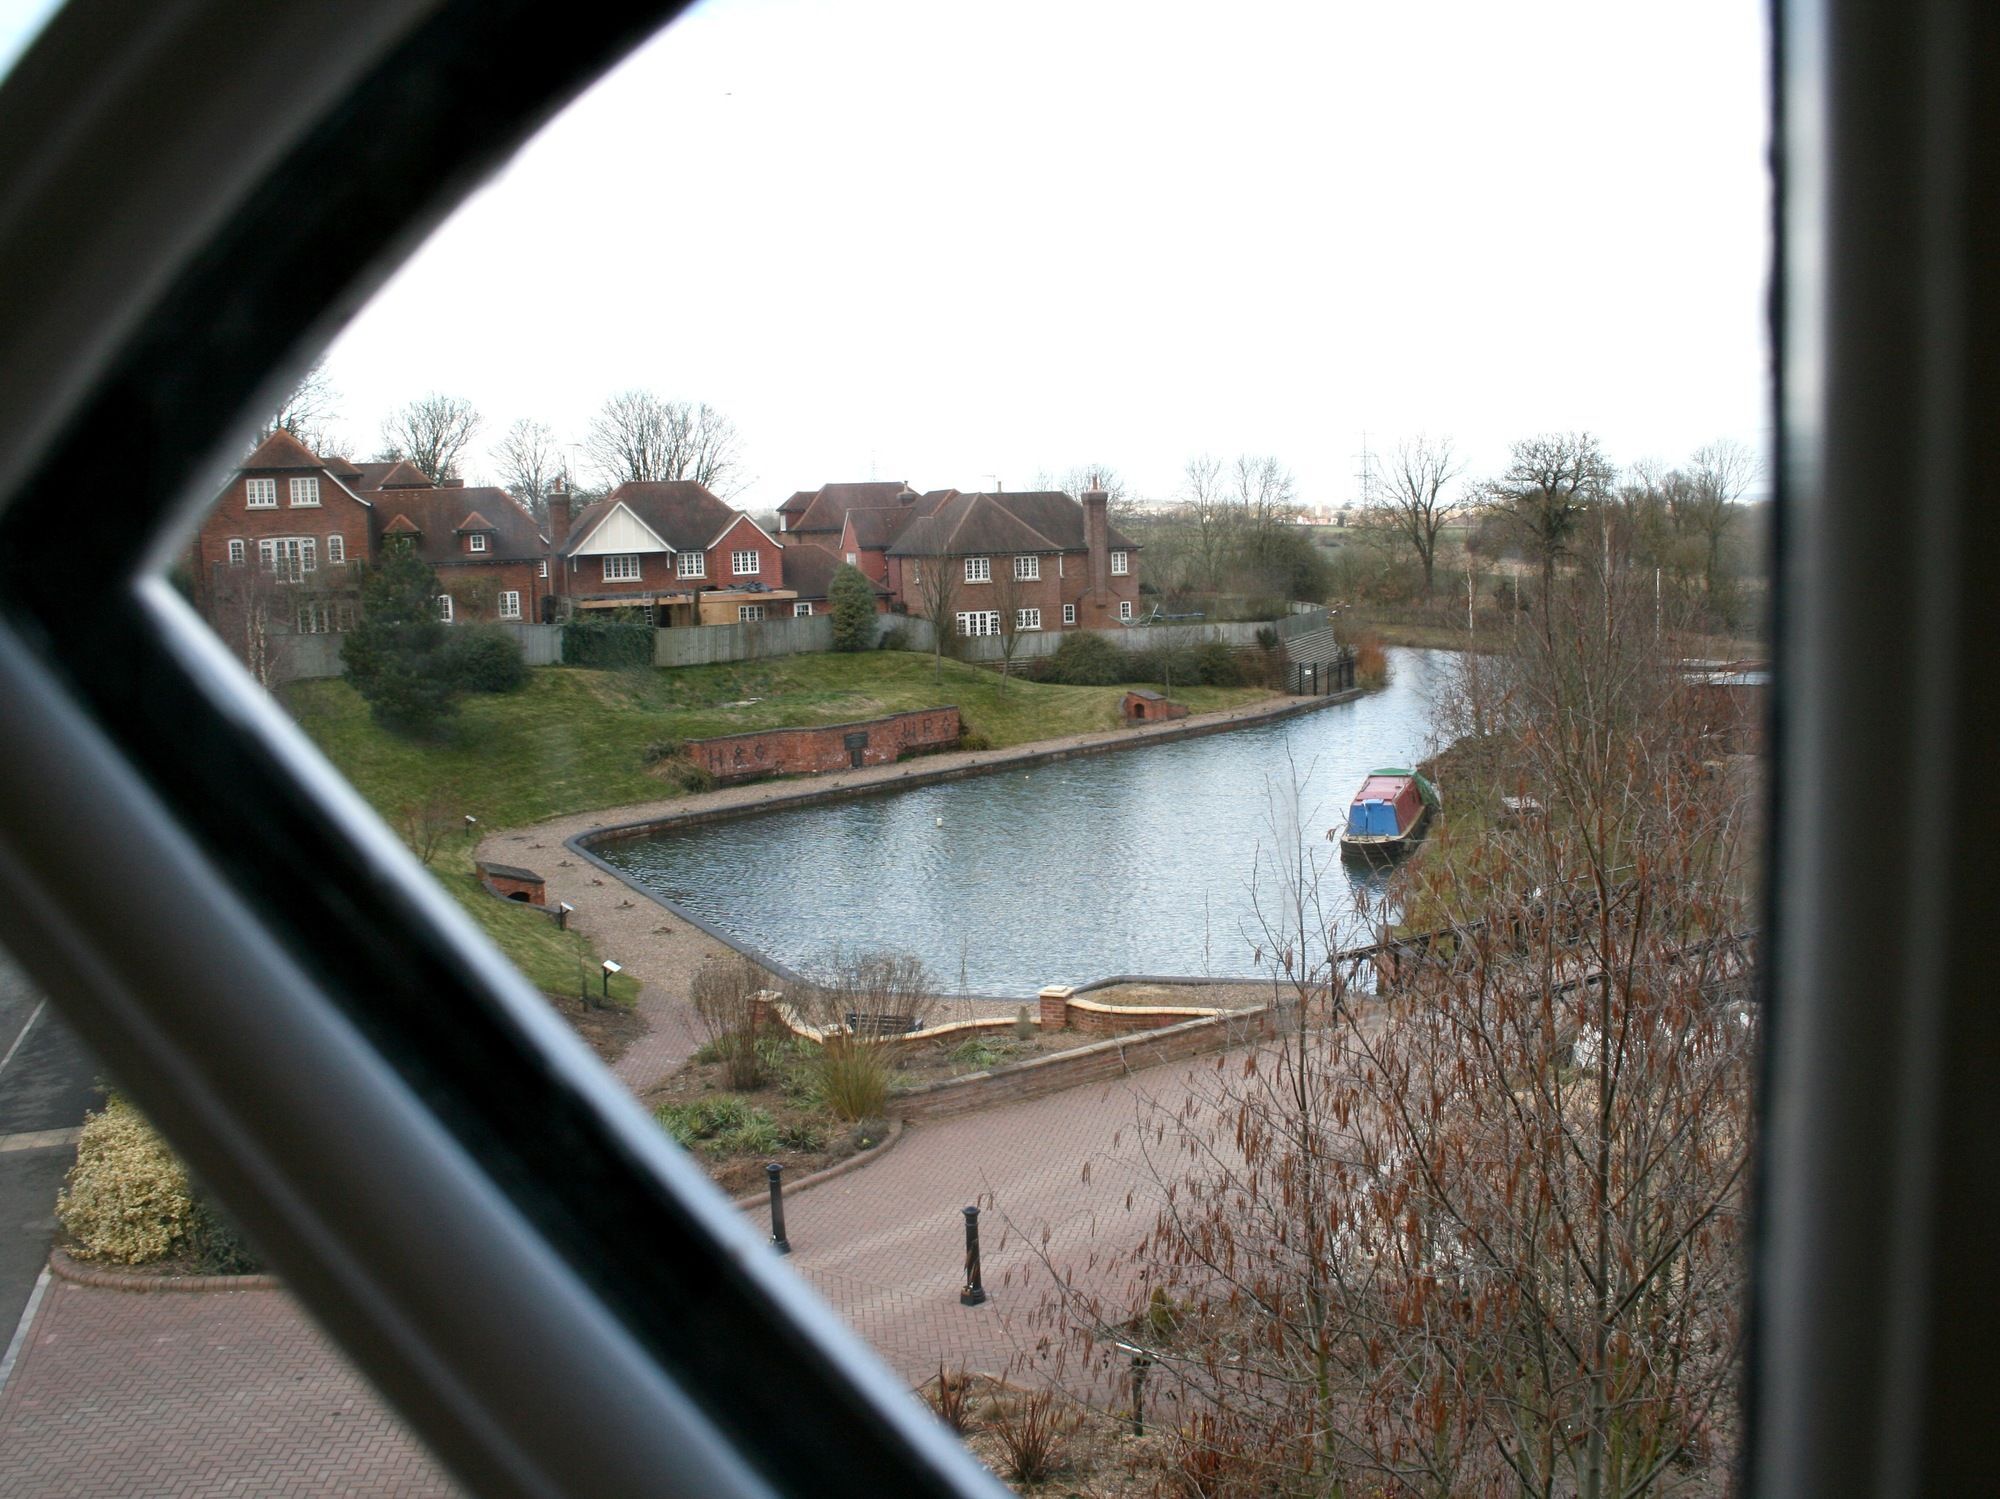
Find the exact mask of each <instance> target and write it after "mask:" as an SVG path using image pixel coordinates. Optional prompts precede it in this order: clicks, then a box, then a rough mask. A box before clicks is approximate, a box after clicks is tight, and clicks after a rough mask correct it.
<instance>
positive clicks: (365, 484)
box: [341, 458, 402, 494]
mask: <svg viewBox="0 0 2000 1499" xmlns="http://www.w3.org/2000/svg"><path fill="white" fill-rule="evenodd" d="M401 462H402V460H401V459H400V458H398V459H395V460H393V461H385V460H382V459H379V458H378V459H376V460H375V461H374V462H372V463H352V464H349V465H348V468H351V469H352V470H353V471H354V472H353V476H352V477H351V478H350V477H348V475H347V473H346V472H345V471H343V472H342V474H341V477H342V478H344V479H347V482H348V483H349V484H350V485H351V486H353V488H354V489H355V490H356V491H357V492H358V493H362V494H366V493H367V492H368V491H369V490H371V489H380V488H381V487H382V476H383V475H384V474H386V473H388V472H389V471H390V470H391V469H393V468H395V467H396V466H397V464H399V463H401Z"/></svg>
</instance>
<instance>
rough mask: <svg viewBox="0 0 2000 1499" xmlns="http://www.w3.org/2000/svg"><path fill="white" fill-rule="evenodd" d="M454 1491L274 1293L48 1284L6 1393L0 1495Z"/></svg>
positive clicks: (68, 1497) (0, 1423)
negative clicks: (136, 1290)
mask: <svg viewBox="0 0 2000 1499" xmlns="http://www.w3.org/2000/svg"><path fill="white" fill-rule="evenodd" d="M458 1492H460V1491H459V1490H458V1488H457V1487H456V1486H455V1485H453V1484H452V1482H451V1481H450V1480H449V1479H447V1478H446V1477H445V1475H444V1473H443V1472H442V1470H441V1469H439V1468H438V1466H437V1464H436V1463H435V1462H433V1461H432V1460H431V1458H430V1456H429V1454H428V1453H426V1452H425V1451H424V1449H423V1448H422V1447H421V1446H419V1445H418V1443H417V1442H416V1440H415V1439H414V1438H412V1437H411V1436H410V1435H409V1433H408V1432H406V1431H405V1430H404V1429H403V1427H402V1426H401V1424H400V1423H398V1422H397V1421H396V1419H395V1418H394V1417H393V1416H391V1415H390V1414H389V1413H388V1411H387V1410H386V1408H385V1407H384V1406H383V1405H382V1403H381V1401H380V1400H378V1399H377V1398H376V1396H375V1394H374V1392H373V1391H372V1390H370V1389H369V1387H368V1386H367V1384H366V1383H364V1382H363V1381H362V1379H361V1378H360V1376H358V1375H357V1374H355V1373H354V1372H353V1371H352V1370H351V1369H350V1368H348V1366H347V1365H346V1363H345V1362H344V1361H343V1360H342V1359H341V1357H340V1356H339V1354H338V1353H336V1352H335V1351H334V1350H333V1348H332V1347H331V1346H330V1345H329V1344H328V1343H327V1342H326V1340H325V1339H324V1338H322V1337H321V1336H320V1334H319V1333H318V1331H317V1330H316V1329H314V1328H313V1327H312V1326H311V1324H309V1323H308V1322H307V1321H306V1319H305V1317H304V1316H303V1315H302V1314H301V1313H300V1312H299V1310H298V1308H297V1306H296V1304H295V1303H294V1302H293V1301H292V1299H291V1298H290V1297H289V1296H287V1295H286V1294H285V1293H284V1292H282V1291H226V1292H206V1293H187V1294H182V1293H175V1292H155V1293H148V1294H134V1293H132V1292H129V1291H105V1290H96V1289H93V1288H90V1287H87V1286H77V1285H72V1284H70V1283H68V1282H66V1281H61V1280H52V1281H50V1282H49V1285H48V1289H47V1291H46V1292H45V1293H44V1294H43V1297H42V1304H41V1308H40V1310H39V1312H38V1313H37V1315H36V1318H35V1322H34V1326H33V1328H32V1330H31V1331H30V1333H29V1337H28V1342H27V1345H26V1347H25V1348H24V1349H23V1351H22V1354H21V1357H20V1361H19V1362H18V1363H17V1364H16V1365H15V1368H14V1374H13V1377H12V1378H11V1379H10V1380H9V1381H8V1384H7V1389H6V1391H5V1393H4V1394H0V1494H6V1495H17V1494H18V1495H33V1496H36V1499H44V1496H46V1499H100V1496H101V1499H111V1496H119V1499H124V1496H134V1499H137V1496H146V1499H167V1496H172V1499H197V1496H207V1495H225V1494H227V1495H260V1496H277V1495H314V1496H318V1495H328V1494H342V1495H357V1496H359V1495H369V1496H375V1495H381V1496H396V1499H403V1496H409V1499H417V1496H425V1499H428V1496H445V1495H455V1494H457V1493H458Z"/></svg>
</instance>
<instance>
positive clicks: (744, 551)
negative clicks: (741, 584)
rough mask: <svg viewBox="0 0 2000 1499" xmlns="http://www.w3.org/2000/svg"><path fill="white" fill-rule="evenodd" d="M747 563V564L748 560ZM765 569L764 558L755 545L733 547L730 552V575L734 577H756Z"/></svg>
mask: <svg viewBox="0 0 2000 1499" xmlns="http://www.w3.org/2000/svg"><path fill="white" fill-rule="evenodd" d="M745 559H748V560H747V565H746V560H745ZM762 571H763V559H762V557H761V556H760V555H759V553H758V551H757V549H756V548H755V547H732V548H731V549H730V553H729V576H730V577H732V578H754V577H756V576H757V574H758V573H760V572H762Z"/></svg>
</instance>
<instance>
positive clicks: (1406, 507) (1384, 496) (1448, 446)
mask: <svg viewBox="0 0 2000 1499" xmlns="http://www.w3.org/2000/svg"><path fill="white" fill-rule="evenodd" d="M1463 469H1464V464H1463V463H1461V462H1460V461H1459V458H1458V455H1457V454H1456V453H1455V452H1454V451H1453V448H1452V441H1451V439H1450V438H1449V437H1436V438H1433V437H1428V436H1424V435H1422V434H1419V435H1418V436H1416V437H1409V438H1405V439H1404V440H1403V441H1402V442H1401V443H1400V444H1398V445H1397V448H1396V452H1395V454H1394V456H1393V457H1392V458H1391V459H1390V460H1389V462H1388V464H1387V465H1386V471H1385V472H1384V473H1383V475H1382V488H1381V491H1380V494H1381V499H1380V500H1379V502H1378V509H1379V511H1380V514H1381V517H1382V519H1383V520H1384V522H1385V523H1386V524H1387V525H1388V527H1389V528H1390V529H1391V530H1393V531H1394V532H1395V533H1396V535H1397V536H1398V537H1399V538H1400V539H1402V540H1405V541H1407V542H1408V543H1409V544H1410V546H1411V548H1412V549H1413V550H1414V551H1415V552H1416V554H1417V560H1418V561H1419V562H1421V563H1422V564H1423V568H1424V597H1425V598H1429V597H1430V595H1431V589H1432V586H1433V583H1434V581H1435V574H1436V571H1437V549H1438V537H1439V536H1440V535H1441V534H1442V533H1443V531H1444V528H1445V527H1446V526H1448V525H1450V524H1451V523H1452V522H1453V521H1454V520H1456V519H1458V517H1459V516H1460V515H1462V514H1464V513H1465V511H1466V510H1467V509H1468V508H1470V507H1469V502H1468V501H1467V499H1466V498H1465V497H1464V496H1462V495H1461V496H1459V497H1456V498H1446V496H1445V486H1446V485H1447V484H1449V483H1450V482H1451V481H1452V480H1453V479H1455V478H1457V477H1458V475H1459V474H1460V473H1461V472H1462V471H1463Z"/></svg>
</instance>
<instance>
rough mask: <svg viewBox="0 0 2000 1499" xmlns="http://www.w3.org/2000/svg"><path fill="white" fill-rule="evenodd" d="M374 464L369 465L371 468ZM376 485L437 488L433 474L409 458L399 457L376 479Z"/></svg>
mask: <svg viewBox="0 0 2000 1499" xmlns="http://www.w3.org/2000/svg"><path fill="white" fill-rule="evenodd" d="M374 466H375V465H373V464H370V465H369V467H370V468H373V467H374ZM375 487H376V488H377V489H435V488H436V487H437V486H436V485H434V484H432V483H431V476H430V475H429V474H427V473H425V472H424V471H423V470H422V469H420V468H418V467H417V466H416V465H415V464H414V463H412V462H410V460H409V459H407V458H398V459H397V460H396V461H395V462H394V463H392V464H390V465H389V466H388V467H387V468H386V469H384V470H383V471H382V475H381V477H380V478H378V479H376V481H375Z"/></svg>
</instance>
